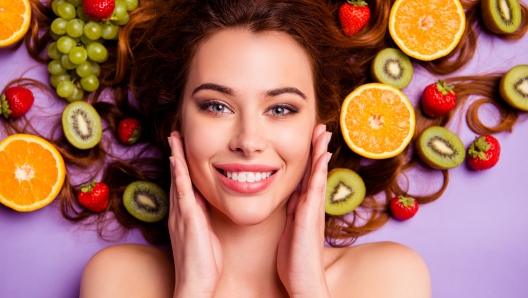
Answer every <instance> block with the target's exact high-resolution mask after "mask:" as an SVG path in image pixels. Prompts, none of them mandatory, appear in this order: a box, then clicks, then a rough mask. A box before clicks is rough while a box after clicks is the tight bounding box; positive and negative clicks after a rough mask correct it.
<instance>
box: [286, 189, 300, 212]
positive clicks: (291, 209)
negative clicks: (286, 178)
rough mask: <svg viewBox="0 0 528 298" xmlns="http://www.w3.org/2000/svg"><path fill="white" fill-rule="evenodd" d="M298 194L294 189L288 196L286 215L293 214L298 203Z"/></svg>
mask: <svg viewBox="0 0 528 298" xmlns="http://www.w3.org/2000/svg"><path fill="white" fill-rule="evenodd" d="M299 195H300V193H299V191H298V190H296V191H294V192H293V193H292V195H291V196H290V200H289V201H288V207H286V215H293V214H295V209H297V205H299Z"/></svg>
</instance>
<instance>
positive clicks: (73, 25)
mask: <svg viewBox="0 0 528 298" xmlns="http://www.w3.org/2000/svg"><path fill="white" fill-rule="evenodd" d="M83 29H84V22H83V21H82V20H80V19H72V20H69V21H68V24H66V33H67V34H68V35H69V36H71V37H81V36H82V35H83Z"/></svg>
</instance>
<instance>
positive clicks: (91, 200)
mask: <svg viewBox="0 0 528 298" xmlns="http://www.w3.org/2000/svg"><path fill="white" fill-rule="evenodd" d="M109 198H110V189H108V186H107V185H106V184H104V183H103V182H97V181H96V180H94V181H92V182H91V183H90V185H83V186H82V187H81V191H80V192H79V194H78V195H77V199H78V200H79V203H80V204H81V205H82V206H83V207H84V208H86V209H88V210H91V211H93V212H101V211H104V210H106V208H107V207H108V200H109Z"/></svg>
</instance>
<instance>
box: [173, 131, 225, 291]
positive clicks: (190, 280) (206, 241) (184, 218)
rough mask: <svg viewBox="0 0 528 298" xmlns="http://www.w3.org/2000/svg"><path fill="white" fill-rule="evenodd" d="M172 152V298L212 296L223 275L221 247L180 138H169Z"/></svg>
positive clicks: (174, 136)
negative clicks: (173, 268) (192, 176)
mask: <svg viewBox="0 0 528 298" xmlns="http://www.w3.org/2000/svg"><path fill="white" fill-rule="evenodd" d="M169 145H170V146H171V149H172V156H171V157H170V161H171V175H172V183H171V189H170V212H169V223H168V225H169V232H170V237H171V243H172V253H173V255H174V266H175V272H176V281H175V290H174V297H213V296H214V294H215V290H216V286H217V285H218V281H219V279H220V274H221V272H222V266H223V264H222V248H221V246H220V241H219V240H218V238H217V237H216V235H215V234H214V233H213V230H212V229H211V226H210V224H209V216H208V213H207V206H206V203H205V200H204V198H203V197H202V196H201V194H200V193H199V192H198V191H197V190H194V189H193V185H192V183H191V178H190V177H189V171H188V168H187V163H186V162H185V155H184V151H183V145H182V138H181V135H180V134H179V133H177V132H173V133H172V134H171V136H170V137H169Z"/></svg>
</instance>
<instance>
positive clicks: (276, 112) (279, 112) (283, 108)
mask: <svg viewBox="0 0 528 298" xmlns="http://www.w3.org/2000/svg"><path fill="white" fill-rule="evenodd" d="M298 111H299V110H298V109H297V108H295V107H292V106H289V105H276V106H273V107H271V108H270V109H269V113H271V114H272V115H273V116H277V117H281V116H286V115H288V114H291V113H297V112H298Z"/></svg>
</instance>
